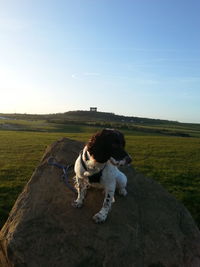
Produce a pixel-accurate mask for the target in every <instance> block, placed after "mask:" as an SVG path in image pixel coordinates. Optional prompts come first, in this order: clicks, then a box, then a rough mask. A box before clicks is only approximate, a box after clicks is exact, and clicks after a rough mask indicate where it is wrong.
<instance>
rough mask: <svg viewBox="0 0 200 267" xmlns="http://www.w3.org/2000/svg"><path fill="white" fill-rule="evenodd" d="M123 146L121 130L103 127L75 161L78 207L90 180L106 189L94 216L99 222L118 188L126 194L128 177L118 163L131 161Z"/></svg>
mask: <svg viewBox="0 0 200 267" xmlns="http://www.w3.org/2000/svg"><path fill="white" fill-rule="evenodd" d="M124 148H125V139H124V135H123V134H122V133H121V132H120V131H117V130H114V129H103V130H102V131H100V132H98V133H96V134H95V135H93V136H92V137H91V139H90V140H89V142H88V143H87V144H86V145H85V147H84V149H83V151H82V152H81V153H80V154H79V156H78V158H77V160H76V162H75V166H74V171H75V174H76V176H75V187H76V189H77V192H78V197H77V199H76V200H75V202H74V206H75V207H77V208H80V207H82V205H83V201H84V198H85V196H86V192H87V188H88V186H89V185H90V183H96V182H98V183H100V184H101V185H103V187H104V188H105V198H104V202H103V206H102V208H101V209H100V211H99V212H98V213H96V214H95V215H94V216H93V220H94V221H95V222H96V223H103V222H104V221H105V220H106V218H107V216H108V213H109V211H110V209H111V205H112V202H113V200H114V194H115V189H116V188H117V189H118V190H119V194H120V195H122V196H126V195H127V191H126V184H127V177H126V176H125V174H124V173H122V172H121V171H120V170H119V169H118V166H123V165H128V164H130V163H131V161H132V159H131V157H130V156H129V155H128V153H127V152H126V151H125V149H124Z"/></svg>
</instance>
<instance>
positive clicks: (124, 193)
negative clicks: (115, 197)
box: [119, 188, 128, 197]
mask: <svg viewBox="0 0 200 267" xmlns="http://www.w3.org/2000/svg"><path fill="white" fill-rule="evenodd" d="M127 194H128V193H127V191H126V189H125V188H120V189H119V195H121V196H123V197H125V196H126V195H127Z"/></svg>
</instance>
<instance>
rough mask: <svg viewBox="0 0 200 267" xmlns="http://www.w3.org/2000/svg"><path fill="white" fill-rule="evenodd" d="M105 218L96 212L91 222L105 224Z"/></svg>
mask: <svg viewBox="0 0 200 267" xmlns="http://www.w3.org/2000/svg"><path fill="white" fill-rule="evenodd" d="M106 217H107V216H106V215H104V214H102V213H100V212H98V213H97V214H95V215H94V216H93V220H94V221H95V223H103V222H105V220H106Z"/></svg>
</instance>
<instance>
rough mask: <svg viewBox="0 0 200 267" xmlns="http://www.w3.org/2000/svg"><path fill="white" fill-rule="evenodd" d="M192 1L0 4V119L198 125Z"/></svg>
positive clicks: (199, 68) (199, 80)
mask: <svg viewBox="0 0 200 267" xmlns="http://www.w3.org/2000/svg"><path fill="white" fill-rule="evenodd" d="M199 12H200V1H199V0H65V1H64V0H63V1H62V0H55V1H51V0H48V1H47V0H40V1H38V0H34V1H32V0H0V112H3V113H13V112H17V113H57V112H65V111H69V110H88V109H89V107H90V106H97V107H98V110H99V111H106V112H114V113H116V114H122V115H130V116H140V117H149V118H160V119H171V120H178V121H183V122H198V123H200V34H199V28H200V16H199Z"/></svg>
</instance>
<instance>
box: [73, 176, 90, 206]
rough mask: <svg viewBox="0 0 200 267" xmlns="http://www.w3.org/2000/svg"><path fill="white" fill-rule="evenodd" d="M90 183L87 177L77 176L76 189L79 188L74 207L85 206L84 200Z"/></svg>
mask: <svg viewBox="0 0 200 267" xmlns="http://www.w3.org/2000/svg"><path fill="white" fill-rule="evenodd" d="M87 187H88V183H86V181H85V179H83V178H78V177H76V189H77V193H78V196H77V199H76V200H75V201H74V205H73V206H74V207H76V208H81V207H82V206H83V201H84V198H85V195H86V193H87Z"/></svg>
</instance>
